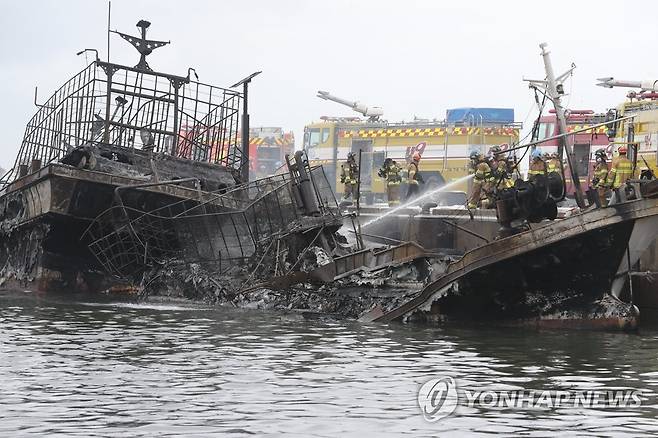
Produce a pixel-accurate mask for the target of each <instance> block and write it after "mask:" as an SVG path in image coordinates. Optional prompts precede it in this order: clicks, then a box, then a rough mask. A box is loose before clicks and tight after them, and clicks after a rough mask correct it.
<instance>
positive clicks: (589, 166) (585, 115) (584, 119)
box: [537, 110, 613, 193]
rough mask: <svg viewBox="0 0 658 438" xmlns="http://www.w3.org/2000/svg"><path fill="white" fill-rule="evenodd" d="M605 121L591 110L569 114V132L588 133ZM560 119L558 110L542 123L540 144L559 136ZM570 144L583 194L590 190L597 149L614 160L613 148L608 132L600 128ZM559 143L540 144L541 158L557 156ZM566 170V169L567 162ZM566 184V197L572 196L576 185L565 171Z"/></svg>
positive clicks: (540, 123) (569, 137)
mask: <svg viewBox="0 0 658 438" xmlns="http://www.w3.org/2000/svg"><path fill="white" fill-rule="evenodd" d="M605 120H606V115H605V114H596V113H594V111H592V110H571V111H569V112H568V114H567V131H568V132H572V131H576V130H581V129H585V128H587V127H588V126H590V125H594V124H598V123H603V122H605ZM557 134H558V132H557V117H556V116H555V110H551V111H550V114H549V115H546V116H542V117H541V118H540V119H539V132H538V137H537V139H538V140H543V139H545V138H549V137H552V136H555V135H557ZM567 139H568V141H569V142H570V144H572V145H573V150H574V155H575V156H576V163H575V165H576V166H578V167H577V170H578V175H579V177H580V185H581V188H582V189H583V191H585V190H587V188H588V186H589V184H590V181H591V179H592V178H593V168H594V164H595V158H594V153H595V152H596V150H597V149H605V150H606V151H607V153H608V159H609V160H611V159H612V152H613V151H612V148H610V147H609V146H608V145H609V144H610V142H609V140H608V136H607V128H606V127H605V126H600V127H598V128H594V129H589V130H587V131H584V132H580V133H577V134H573V135H570V136H568V137H567ZM557 145H558V142H557V140H548V141H546V142H544V143H541V144H540V145H539V146H538V147H539V148H540V149H541V152H542V154H544V153H549V154H550V153H553V152H557ZM565 166H567V163H566V158H565ZM565 178H566V182H567V193H573V183H572V182H571V177H570V176H569V172H568V171H566V170H565Z"/></svg>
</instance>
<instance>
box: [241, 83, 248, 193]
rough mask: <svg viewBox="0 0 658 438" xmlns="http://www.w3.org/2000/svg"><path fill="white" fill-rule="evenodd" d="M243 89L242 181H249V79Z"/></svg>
mask: <svg viewBox="0 0 658 438" xmlns="http://www.w3.org/2000/svg"><path fill="white" fill-rule="evenodd" d="M242 87H243V90H244V98H243V101H244V106H243V107H242V182H243V183H246V182H249V110H248V108H247V100H248V98H247V93H248V88H249V81H245V83H244V84H242Z"/></svg>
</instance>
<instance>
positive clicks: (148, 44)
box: [112, 20, 171, 71]
mask: <svg viewBox="0 0 658 438" xmlns="http://www.w3.org/2000/svg"><path fill="white" fill-rule="evenodd" d="M150 25H151V23H150V22H149V21H146V20H139V21H138V22H137V27H139V28H140V29H141V30H142V36H141V38H137V37H134V36H131V35H127V34H125V33H121V32H117V31H116V30H113V31H112V32H114V33H116V34H118V35H119V36H120V37H121V38H123V39H124V40H126V41H128V42H129V43H130V44H132V45H133V46H134V47H135V48H136V49H137V51H138V52H139V54H140V55H141V57H140V58H139V63H138V64H137V65H136V66H135V68H136V69H138V70H146V71H153V70H152V69H151V67H149V65H148V62H146V57H147V56H148V55H150V54H151V53H153V51H154V50H155V49H157V48H159V47H162V46H166V45H167V44H169V43H171V41H156V40H147V39H146V29H148V28H149V26H150Z"/></svg>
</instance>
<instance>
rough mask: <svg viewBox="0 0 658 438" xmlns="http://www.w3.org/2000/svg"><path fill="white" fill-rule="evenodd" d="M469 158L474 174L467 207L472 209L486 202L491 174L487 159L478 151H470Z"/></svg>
mask: <svg viewBox="0 0 658 438" xmlns="http://www.w3.org/2000/svg"><path fill="white" fill-rule="evenodd" d="M470 160H471V162H472V165H473V168H474V169H475V176H474V177H473V189H472V191H471V196H470V197H469V199H468V208H469V209H474V208H477V207H479V206H481V205H482V204H486V203H487V202H488V200H487V191H488V186H489V184H490V183H491V177H492V174H491V167H490V166H489V164H488V163H487V160H485V158H484V157H483V156H482V154H480V153H479V152H477V151H473V152H471V155H470Z"/></svg>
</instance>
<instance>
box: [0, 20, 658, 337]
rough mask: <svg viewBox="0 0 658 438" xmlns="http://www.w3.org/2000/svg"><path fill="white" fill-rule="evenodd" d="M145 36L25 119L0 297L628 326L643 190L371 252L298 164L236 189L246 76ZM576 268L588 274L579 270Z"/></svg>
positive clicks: (645, 205) (542, 186) (527, 212)
mask: <svg viewBox="0 0 658 438" xmlns="http://www.w3.org/2000/svg"><path fill="white" fill-rule="evenodd" d="M149 25H150V23H148V22H147V21H144V20H141V21H140V22H139V23H138V24H137V26H138V27H139V28H140V29H141V38H137V37H132V36H130V35H126V34H121V33H118V32H116V33H118V34H119V35H120V36H121V37H122V38H124V39H125V40H127V41H128V42H130V43H131V44H133V45H134V46H135V47H136V48H137V49H138V51H139V52H140V61H139V63H138V64H137V65H136V66H134V67H129V66H125V65H119V64H115V63H111V62H109V61H107V62H106V61H101V60H100V59H98V55H97V57H96V59H95V60H94V61H93V62H91V63H90V64H89V65H88V66H87V67H86V68H85V69H84V70H82V71H81V72H80V73H78V74H77V75H75V76H74V77H73V78H71V79H70V80H69V81H67V82H66V83H65V84H64V85H63V86H62V87H61V88H60V89H58V90H57V91H56V92H55V93H54V94H53V95H52V96H51V97H50V98H49V99H48V100H47V101H46V102H45V103H44V104H43V105H39V110H38V111H37V113H36V114H35V115H34V117H32V119H31V120H30V121H29V123H28V125H27V128H26V131H25V136H24V139H23V143H22V145H21V148H20V150H19V153H18V156H17V157H16V161H15V164H14V166H13V167H12V169H11V170H10V171H9V172H7V173H6V174H5V175H4V176H3V178H2V183H3V187H2V190H1V191H0V234H1V236H0V242H1V243H2V245H1V247H0V261H1V263H0V265H1V268H2V270H1V272H0V273H1V275H2V280H1V281H2V282H3V284H4V285H5V287H21V288H29V289H33V290H38V291H62V292H68V293H71V292H109V293H113V294H129V295H130V296H131V297H139V298H145V297H146V296H148V295H153V294H160V295H170V296H177V297H188V298H193V299H201V300H206V301H209V302H213V303H221V304H228V305H233V306H239V307H257V308H274V309H288V310H301V311H309V312H320V313H330V314H334V315H340V316H344V317H353V318H360V319H362V320H366V321H393V320H400V319H404V320H409V319H411V320H428V319H431V320H437V319H439V320H450V319H462V318H465V319H477V320H491V321H499V320H501V321H514V322H515V323H530V324H539V323H540V322H541V321H548V323H547V324H545V325H549V326H551V325H553V326H555V325H561V326H564V325H569V324H571V323H573V325H577V321H582V320H585V321H588V322H592V321H593V323H592V324H590V325H592V326H599V327H606V328H607V327H615V328H628V327H633V326H635V324H636V318H637V309H635V308H634V306H632V304H628V303H623V302H622V301H620V300H619V296H620V293H621V290H622V288H623V286H624V282H625V279H626V278H627V275H628V272H629V266H631V265H632V264H633V261H634V260H637V258H638V257H639V255H640V254H641V252H642V250H643V247H646V245H648V243H650V242H651V241H653V239H654V238H655V235H654V234H655V232H654V231H653V230H654V229H658V227H656V224H655V222H656V221H658V219H657V218H658V200H657V199H656V194H658V189H657V188H656V187H655V184H654V181H649V182H644V183H642V184H640V183H638V184H637V185H636V196H635V197H634V198H635V199H632V200H627V201H625V202H618V203H616V204H613V205H611V206H609V207H606V208H600V207H598V206H596V205H593V206H591V207H588V208H583V209H582V211H581V212H579V213H577V214H574V215H572V216H571V217H568V218H565V219H560V220H555V221H553V220H554V219H556V214H555V209H556V207H555V205H556V202H555V201H556V200H557V199H558V198H560V197H563V196H564V194H563V193H562V192H560V189H561V187H557V184H556V182H555V181H553V180H548V181H543V182H542V181H539V182H535V183H533V184H531V185H527V184H526V185H523V184H519V186H518V187H515V188H514V190H513V191H511V192H508V193H507V194H506V195H504V196H501V198H500V200H499V202H500V205H499V221H500V223H501V225H502V228H503V232H502V233H501V236H500V238H498V239H496V240H493V241H491V242H486V243H485V244H482V245H479V246H476V247H473V248H471V249H470V250H469V251H467V252H466V253H464V254H461V255H459V256H455V255H454V254H455V251H454V248H446V251H428V250H426V249H425V248H423V247H422V246H421V245H419V244H418V243H416V242H411V241H406V242H404V241H403V242H399V243H397V244H395V245H374V244H370V245H366V244H365V242H364V237H365V235H364V234H361V233H360V232H359V231H360V230H359V228H360V227H359V226H358V220H359V218H358V217H355V215H354V214H347V213H346V212H345V211H344V209H342V208H340V206H339V205H338V204H337V202H336V199H335V196H334V194H333V192H332V189H331V185H330V184H329V181H328V180H327V176H326V175H325V173H324V170H323V169H322V167H321V166H311V165H309V162H308V160H307V158H306V156H305V154H304V153H303V152H301V151H300V152H297V153H295V154H294V156H288V157H287V158H286V159H287V163H286V166H285V169H284V171H283V172H282V173H280V174H277V175H273V176H271V177H267V178H264V179H259V180H255V181H249V180H248V171H247V169H248V151H247V150H245V149H244V148H243V147H242V146H243V145H246V143H245V141H244V135H243V136H242V140H241V138H240V137H241V136H240V128H242V134H244V132H245V126H246V125H247V124H248V114H247V113H246V100H245V99H246V91H247V90H246V84H247V83H248V81H249V79H250V78H251V77H253V76H250V77H249V78H247V80H246V81H243V82H240V83H238V84H236V85H240V84H243V85H245V88H244V91H243V92H238V91H235V90H233V89H226V88H220V87H216V86H212V85H208V84H204V83H201V82H199V81H198V77H196V72H194V70H193V69H188V73H187V75H186V76H178V75H172V74H167V73H161V72H156V71H154V70H152V69H151V67H150V66H149V65H148V63H147V62H146V55H148V54H149V53H150V52H151V51H152V50H154V49H155V48H157V47H161V46H163V45H165V44H166V43H165V42H162V41H153V40H147V39H146V30H147V28H148V27H149ZM192 73H194V76H195V79H196V80H193V79H192V78H191V77H190V75H191V74H192ZM241 109H242V110H243V112H242V114H241ZM240 117H242V120H243V122H242V126H239V119H240ZM245 122H246V123H245ZM246 132H248V126H246ZM537 211H540V212H541V213H539V214H538V213H537ZM543 219H550V221H546V220H544V221H543V222H541V223H539V224H538V225H535V226H534V227H529V226H526V227H525V228H523V229H520V228H519V227H516V226H515V225H513V223H514V222H515V221H516V222H518V221H519V220H520V221H521V222H523V223H528V222H534V223H538V222H540V221H542V220H543ZM345 224H349V227H346V225H345ZM446 226H449V225H446ZM346 228H351V230H350V231H351V233H348V232H346V231H345V229H346ZM581 257H588V258H591V259H592V261H593V262H592V263H593V265H596V266H597V272H582V270H579V269H577V268H576V267H577V266H579V265H578V264H576V263H574V258H581ZM554 271H559V274H558V275H553V276H548V275H546V273H547V272H554ZM554 321H561V323H560V324H556V323H554ZM565 321H567V322H566V323H564V322H565Z"/></svg>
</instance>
